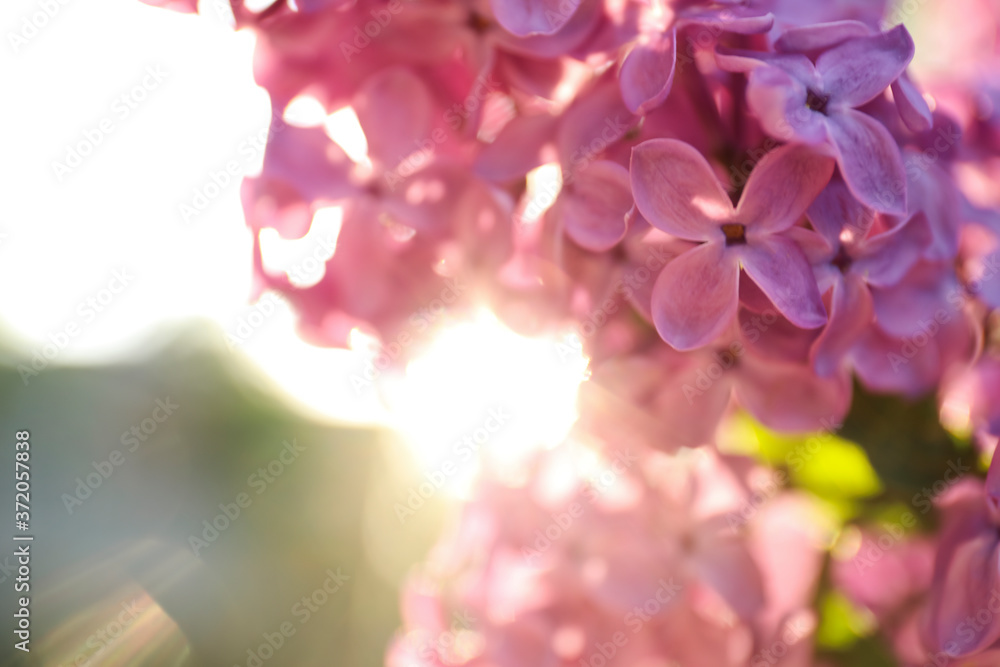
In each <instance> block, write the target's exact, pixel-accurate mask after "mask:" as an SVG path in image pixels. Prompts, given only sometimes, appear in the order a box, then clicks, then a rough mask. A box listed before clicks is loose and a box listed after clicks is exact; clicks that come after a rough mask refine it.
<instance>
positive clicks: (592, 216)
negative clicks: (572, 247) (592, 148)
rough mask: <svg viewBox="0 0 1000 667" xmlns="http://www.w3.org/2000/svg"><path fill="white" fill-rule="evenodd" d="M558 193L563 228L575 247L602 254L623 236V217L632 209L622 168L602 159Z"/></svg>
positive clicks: (624, 228)
mask: <svg viewBox="0 0 1000 667" xmlns="http://www.w3.org/2000/svg"><path fill="white" fill-rule="evenodd" d="M561 194H562V196H561V197H560V199H561V200H562V201H561V212H562V215H563V225H565V229H566V233H567V234H568V235H569V237H570V238H571V239H573V241H575V242H576V243H577V244H579V245H580V246H583V247H584V248H586V249H587V250H593V251H595V252H603V251H604V250H608V249H610V248H612V247H614V246H615V245H617V244H618V242H619V241H621V240H622V239H623V238H624V237H625V233H626V232H627V231H628V223H627V221H626V215H627V214H628V212H629V210H630V209H631V208H632V189H631V188H630V187H629V177H628V170H626V169H625V167H623V166H621V165H620V164H616V163H614V162H607V161H604V160H602V161H600V162H594V163H593V164H591V165H590V166H588V167H587V168H586V169H584V170H583V171H580V172H578V173H577V177H576V178H575V179H574V180H573V181H571V182H570V183H569V185H568V186H566V187H564V189H563V192H562V193H561Z"/></svg>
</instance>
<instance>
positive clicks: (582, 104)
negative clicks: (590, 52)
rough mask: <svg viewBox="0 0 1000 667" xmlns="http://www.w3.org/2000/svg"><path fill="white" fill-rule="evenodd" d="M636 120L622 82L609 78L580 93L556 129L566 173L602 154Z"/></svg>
mask: <svg viewBox="0 0 1000 667" xmlns="http://www.w3.org/2000/svg"><path fill="white" fill-rule="evenodd" d="M635 122H636V117H635V116H633V115H632V112H631V111H629V110H628V107H626V106H625V102H624V101H623V100H622V94H621V90H620V86H619V84H618V82H617V81H615V80H614V79H611V78H609V79H607V80H605V81H603V82H602V83H601V84H600V85H598V86H597V87H595V88H593V89H592V90H590V91H589V92H588V93H586V94H584V95H581V96H579V97H577V99H576V101H574V102H573V104H572V106H570V108H569V109H567V110H566V112H565V113H563V116H562V122H561V124H560V126H559V129H558V131H557V133H556V147H557V149H558V151H559V160H560V164H561V165H562V170H563V177H564V178H569V177H570V174H572V173H573V172H574V171H576V170H577V169H582V168H584V167H585V166H586V165H587V164H589V163H590V162H592V161H594V160H596V159H598V158H600V156H601V155H602V154H603V153H604V152H605V151H606V150H607V149H608V148H610V147H611V146H612V145H614V144H615V143H616V142H617V141H618V140H619V139H621V138H622V137H623V136H624V135H625V133H626V132H628V129H629V128H630V127H632V125H633V124H634V123H635Z"/></svg>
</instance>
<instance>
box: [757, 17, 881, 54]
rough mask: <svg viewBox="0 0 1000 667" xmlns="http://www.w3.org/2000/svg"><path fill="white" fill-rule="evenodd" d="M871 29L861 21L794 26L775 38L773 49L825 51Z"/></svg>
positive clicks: (787, 51)
mask: <svg viewBox="0 0 1000 667" xmlns="http://www.w3.org/2000/svg"><path fill="white" fill-rule="evenodd" d="M871 33H872V30H871V28H869V27H868V26H867V25H865V24H864V23H862V22H861V21H831V22H829V23H815V24H813V25H803V26H796V27H794V28H790V29H788V30H786V31H785V32H784V33H783V34H782V35H781V37H779V38H778V39H776V40H775V42H774V49H775V50H776V51H780V52H781V53H812V52H816V51H825V50H826V49H829V48H831V47H833V46H836V45H837V44H840V43H841V42H845V41H847V40H849V39H852V38H854V37H867V36H869V35H871Z"/></svg>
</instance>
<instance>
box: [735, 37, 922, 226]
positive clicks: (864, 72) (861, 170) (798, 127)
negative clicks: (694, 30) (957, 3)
mask: <svg viewBox="0 0 1000 667" xmlns="http://www.w3.org/2000/svg"><path fill="white" fill-rule="evenodd" d="M913 51H914V46H913V40H912V39H911V38H910V35H909V33H908V32H907V31H906V28H904V27H903V26H898V27H896V28H893V29H892V30H890V31H889V32H886V33H882V34H879V35H873V36H868V37H854V38H852V39H848V40H846V41H843V42H841V43H839V44H837V45H836V46H834V47H832V48H830V49H828V50H825V51H823V52H822V53H821V54H820V55H819V56H818V57H817V58H816V60H815V62H813V61H811V60H810V59H809V58H807V57H806V56H804V55H801V54H798V53H790V54H766V53H761V54H758V53H741V52H734V51H725V50H724V51H720V54H719V62H720V65H721V66H723V67H725V68H727V69H731V70H734V71H748V72H749V81H748V84H747V101H748V103H749V105H750V109H751V111H753V113H754V114H755V115H756V116H757V118H758V119H759V120H760V122H761V124H762V125H763V127H764V129H765V130H766V131H767V132H768V134H770V135H771V136H773V137H776V138H778V139H781V140H783V141H797V142H802V143H805V144H809V145H816V146H819V145H824V146H828V147H829V149H830V152H831V153H832V154H833V155H834V156H835V157H836V158H837V164H838V166H839V167H840V171H841V173H842V174H843V177H844V180H845V181H846V182H847V185H848V187H850V188H851V191H852V192H853V193H854V196H855V197H857V198H858V200H859V201H861V202H862V203H863V204H865V205H867V206H869V207H871V208H874V209H877V210H880V211H884V212H886V213H896V214H900V215H901V214H904V213H905V212H906V194H905V192H906V191H905V178H906V177H905V172H904V170H903V164H902V160H901V158H900V154H899V147H898V146H897V145H896V142H895V140H894V139H893V138H892V135H891V134H889V132H888V130H886V129H885V127H884V126H883V125H882V124H881V123H879V122H878V121H877V120H875V119H874V118H872V117H871V116H869V115H867V114H865V113H864V112H863V111H859V110H858V107H860V106H863V105H864V104H866V103H868V102H870V101H871V100H872V99H874V98H875V97H877V96H878V95H879V94H881V93H882V92H883V91H885V89H886V88H888V87H889V86H890V85H891V84H893V83H894V82H895V81H896V80H897V79H898V78H899V77H900V76H901V75H902V74H903V72H904V71H905V69H906V66H907V65H908V64H909V62H910V60H911V59H912V58H913Z"/></svg>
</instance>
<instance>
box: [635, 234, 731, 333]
mask: <svg viewBox="0 0 1000 667" xmlns="http://www.w3.org/2000/svg"><path fill="white" fill-rule="evenodd" d="M739 278H740V272H739V268H738V267H737V264H736V258H735V257H733V256H731V255H730V254H729V253H727V252H726V248H725V245H724V244H723V243H722V242H714V243H706V244H704V245H700V246H698V247H696V248H693V249H692V250H689V251H687V252H686V253H684V254H683V255H681V256H680V257H678V258H677V259H675V260H674V261H672V262H670V263H669V264H667V266H666V268H664V269H663V271H662V272H661V273H660V276H659V278H657V279H656V284H655V285H654V286H653V303H652V311H653V323H654V324H655V325H656V330H657V332H659V334H660V337H661V338H663V340H665V341H666V342H667V343H669V344H670V345H672V346H673V347H674V348H676V349H678V350H693V349H695V348H698V347H702V346H703V345H706V344H708V343H709V342H711V341H712V340H713V339H714V338H716V337H717V336H718V335H719V334H720V333H722V332H723V330H724V329H725V328H726V327H727V326H728V325H729V324H730V323H731V322H732V321H733V318H734V317H735V316H736V306H737V304H738V302H739V299H738V294H737V293H738V287H739Z"/></svg>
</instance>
